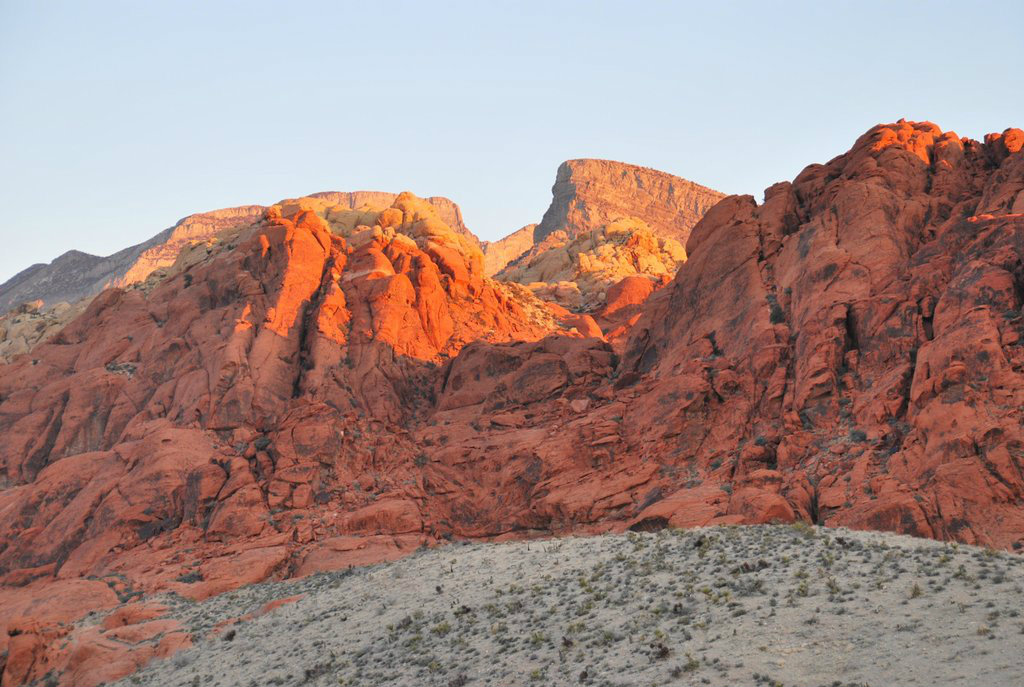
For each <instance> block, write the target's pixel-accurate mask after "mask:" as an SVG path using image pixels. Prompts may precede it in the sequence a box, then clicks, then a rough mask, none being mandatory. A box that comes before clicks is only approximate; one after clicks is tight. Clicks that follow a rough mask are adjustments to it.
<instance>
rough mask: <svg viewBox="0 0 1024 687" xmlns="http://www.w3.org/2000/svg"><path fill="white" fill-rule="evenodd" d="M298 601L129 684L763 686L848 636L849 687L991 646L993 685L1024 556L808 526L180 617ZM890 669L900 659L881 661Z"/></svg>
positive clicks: (462, 549)
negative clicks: (851, 650) (794, 657)
mask: <svg viewBox="0 0 1024 687" xmlns="http://www.w3.org/2000/svg"><path fill="white" fill-rule="evenodd" d="M997 590H998V591H997ZM294 594H305V595H306V597H305V598H304V599H302V600H300V601H298V602H296V603H294V604H288V605H286V606H284V607H282V608H281V609H279V610H277V611H275V612H273V613H270V614H267V615H265V616H261V617H259V618H257V619H256V620H253V621H251V622H242V623H239V624H236V625H233V626H232V627H231V629H230V632H231V633H232V634H231V641H228V640H227V637H226V635H223V634H222V635H221V636H220V639H219V640H218V641H212V640H211V641H207V640H200V643H199V646H198V648H197V649H193V650H190V651H187V652H184V653H180V654H177V655H175V656H174V657H173V658H172V659H171V660H170V661H167V662H158V663H154V664H153V665H152V667H151V668H149V669H147V670H144V671H142V672H141V673H139V674H137V675H136V676H133V680H135V681H137V682H131V683H129V682H125V685H127V684H142V685H149V686H150V687H153V686H155V685H163V684H179V683H181V684H186V685H187V684H191V683H192V682H193V681H194V680H195V679H198V684H211V685H216V684H217V682H218V680H221V684H222V685H226V684H227V682H224V678H223V675H224V674H226V673H225V672H224V671H229V673H230V674H231V675H232V677H231V679H230V684H239V685H243V686H248V685H262V684H281V685H317V686H321V687H325V686H326V685H336V684H337V685H347V686H366V685H384V684H388V685H391V684H394V685H409V686H412V685H426V686H428V687H434V686H441V687H445V686H447V687H465V686H466V685H477V684H479V685H487V684H491V685H497V684H537V685H549V684H550V685H576V684H584V685H595V686H603V685H620V684H622V685H627V684H628V685H633V684H636V685H648V684H655V685H662V684H701V685H719V686H725V685H736V684H751V675H753V683H755V684H757V685H760V686H761V687H769V686H773V685H783V684H830V683H831V681H832V679H833V675H832V674H830V673H828V672H827V671H825V670H823V671H822V672H820V673H818V672H814V671H811V672H807V669H801V668H800V667H799V666H800V665H801V664H800V662H795V663H794V665H796V666H797V668H792V667H790V665H789V656H790V654H789V653H786V652H792V651H793V647H802V648H798V649H796V650H797V651H799V652H804V651H810V652H813V651H831V649H829V648H828V647H830V646H832V644H831V643H830V642H834V641H842V642H847V641H849V639H848V638H849V637H864V638H867V639H865V640H862V641H861V643H860V644H859V646H858V649H857V651H858V656H859V657H860V660H859V661H858V663H857V666H856V667H854V668H851V669H848V673H847V674H846V675H845V676H844V681H843V682H840V685H842V687H849V685H862V684H869V683H870V684H897V683H900V682H902V681H904V680H905V679H906V678H907V677H908V676H912V677H913V678H914V679H915V680H918V681H929V680H930V681H933V682H943V681H942V679H941V678H942V677H943V673H941V672H937V671H941V670H942V664H941V662H938V661H925V660H923V659H922V660H918V659H916V658H914V656H913V655H912V654H915V652H917V651H918V650H917V649H914V648H913V647H914V646H919V649H921V650H922V651H923V650H924V649H925V648H927V647H932V646H935V645H938V644H941V645H942V646H958V647H961V648H962V649H963V648H964V647H971V646H977V647H983V648H980V649H976V650H974V651H969V650H967V649H963V650H962V651H961V654H960V655H959V656H958V669H959V670H960V671H961V672H962V673H963V674H965V675H972V676H975V675H978V676H984V677H985V679H984V680H983V682H985V683H986V684H998V683H999V680H998V679H996V678H997V677H998V674H997V673H984V672H983V671H984V670H986V669H991V666H992V665H993V663H992V662H991V661H990V660H987V659H985V654H984V653H983V652H984V651H989V650H991V648H992V647H1001V648H1000V651H1002V650H1004V649H1003V648H1002V647H1003V646H1004V644H1005V646H1007V647H1008V646H1011V645H1013V642H1014V641H1017V642H1018V643H1019V640H1020V637H1021V634H1022V633H1024V623H1021V622H1020V621H1019V620H1015V619H1017V618H1019V616H1020V610H1019V609H1020V607H1021V606H1022V605H1024V560H1022V559H1021V558H1020V557H1018V556H1013V555H1009V554H1004V553H1000V552H995V551H985V550H981V549H973V548H970V547H959V546H954V545H945V544H942V543H939V542H924V541H921V540H915V539H910V538H896V537H892V536H890V535H882V534H877V533H863V532H848V531H844V530H828V529H822V528H818V527H815V526H813V525H810V524H808V523H804V522H795V523H793V524H791V525H774V526H760V527H720V528H711V529H701V530H689V531H684V530H675V529H671V528H669V529H665V530H662V531H659V532H657V533H642V532H629V533H626V534H623V535H614V536H605V537H600V538H593V539H585V538H581V539H573V538H570V539H562V540H558V541H539V542H538V541H534V542H529V543H518V544H507V545H472V546H464V545H459V544H452V545H450V546H448V547H445V548H443V549H437V550H425V551H422V552H419V553H417V554H415V555H414V556H411V557H408V558H406V559H404V560H401V561H399V562H397V563H393V564H388V565H380V566H373V567H370V568H367V569H363V570H355V571H351V572H348V571H346V572H344V573H330V574H322V575H316V576H313V577H310V578H306V579H304V580H299V581H295V582H291V583H265V584H261V585H254V586H252V587H248V588H246V589H244V590H238V591H236V592H231V593H229V594H225V595H223V596H221V597H214V598H213V599H210V600H209V601H206V602H203V603H201V604H191V603H190V602H186V601H184V600H178V601H176V602H175V603H177V604H179V606H178V607H177V611H176V613H177V615H178V617H179V618H181V619H182V622H183V623H184V624H185V625H186V626H188V627H189V629H190V630H191V631H192V633H193V636H196V637H200V638H202V637H207V636H211V635H210V631H211V630H212V628H213V627H214V626H215V625H216V623H217V622H218V621H219V620H221V619H223V618H237V617H239V616H242V615H244V614H245V613H250V612H252V611H254V610H256V609H258V608H259V607H261V605H262V604H264V603H266V601H268V600H270V599H274V598H281V597H285V596H291V595H294ZM879 609H884V613H879ZM926 628H927V631H924V630H925V629H926ZM887 633H892V636H896V633H899V634H898V636H899V642H892V641H890V640H889V639H886V635H887ZM875 637H877V638H879V640H878V641H872V640H873V638H875ZM271 638H280V639H279V640H278V639H275V640H274V641H272V642H271V643H270V644H269V645H268V644H267V642H268V641H271ZM982 640H983V641H982ZM908 642H909V645H910V647H911V648H910V649H907V648H906V647H907V643H908ZM816 646H820V647H822V648H820V649H816V648H814V647H816ZM892 652H900V654H899V659H898V660H895V661H894V660H893V656H894V653H892ZM921 655H924V653H922V654H921ZM908 657H909V658H908ZM915 661H916V662H915ZM780 662H784V663H786V664H787V665H786V667H780ZM885 662H888V663H889V664H890V665H896V666H898V667H897V668H893V669H890V670H891V671H894V672H890V673H884V672H882V673H880V672H877V669H875V668H874V667H873V666H875V665H876V664H879V663H885ZM810 665H814V662H813V661H812V662H810ZM823 665H827V663H825V664H823ZM986 666H987V667H988V668H986ZM794 670H795V671H797V672H794ZM801 670H803V672H800V671H801ZM900 670H903V671H905V672H902V673H901V672H899V671H900ZM872 671H875V672H872ZM929 671H931V672H929ZM170 675H173V676H174V677H169V676H170ZM488 680H490V683H488ZM979 680H981V678H979ZM1004 682H1005V680H1004Z"/></svg>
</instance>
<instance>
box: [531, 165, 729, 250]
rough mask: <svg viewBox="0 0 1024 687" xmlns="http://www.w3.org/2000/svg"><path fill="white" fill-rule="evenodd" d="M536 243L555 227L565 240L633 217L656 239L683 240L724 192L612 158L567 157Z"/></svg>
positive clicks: (536, 237)
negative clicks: (640, 221)
mask: <svg viewBox="0 0 1024 687" xmlns="http://www.w3.org/2000/svg"><path fill="white" fill-rule="evenodd" d="M551 193H552V196H553V198H552V201H551V206H550V207H549V208H548V210H547V212H545V213H544V218H543V219H542V220H541V223H540V224H539V225H537V229H536V231H535V232H534V239H535V241H536V242H537V243H539V242H541V241H543V240H544V239H545V238H547V237H548V236H550V235H551V234H553V233H555V232H557V231H564V232H565V233H566V235H567V237H569V238H574V237H576V236H578V235H579V234H582V233H586V232H590V231H593V230H595V229H600V228H601V227H604V226H607V225H608V224H610V223H611V222H614V221H616V220H620V219H623V218H627V217H634V218H637V219H640V220H642V221H644V222H645V223H647V225H648V226H649V227H650V228H651V229H652V230H653V231H654V232H655V234H657V235H658V236H661V237H666V238H673V239H675V240H676V241H678V242H680V243H682V244H685V243H686V239H687V237H689V235H690V231H691V230H692V229H693V227H694V225H696V224H697V222H698V221H699V220H700V219H701V217H703V216H704V214H705V213H706V212H707V211H708V210H710V209H711V208H712V207H714V205H715V204H716V203H717V202H718V201H719V200H721V199H722V198H723V197H724V196H725V194H724V193H719V192H718V191H714V190H712V189H709V188H707V187H704V186H701V185H700V184H695V183H693V182H692V181H687V180H686V179H683V178H680V177H676V176H672V175H671V174H666V173H665V172H659V171H657V170H654V169H648V168H646V167H638V166H636V165H629V164H625V163H623V162H614V161H612V160H568V161H567V162H563V163H562V165H561V166H560V167H559V168H558V173H557V175H556V177H555V184H554V186H552V187H551Z"/></svg>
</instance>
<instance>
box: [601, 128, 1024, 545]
mask: <svg viewBox="0 0 1024 687" xmlns="http://www.w3.org/2000/svg"><path fill="white" fill-rule="evenodd" d="M1021 142H1022V135H1021V133H1020V131H1019V130H1016V129H1009V130H1007V131H1006V132H1004V134H1003V135H1001V136H989V137H987V138H986V142H985V143H984V144H979V143H977V142H975V141H970V140H967V139H960V138H958V137H957V136H956V135H955V134H952V133H943V132H941V131H940V130H939V129H938V127H936V126H934V125H933V124H930V123H922V124H913V123H909V122H902V121H901V122H899V123H897V124H892V125H885V126H878V127H875V128H874V129H872V130H870V131H869V132H868V133H867V134H865V135H864V136H862V137H861V138H860V139H859V140H858V141H857V143H856V144H855V145H854V147H853V149H852V150H851V151H850V152H849V153H847V154H845V155H842V156H840V157H837V158H836V159H834V160H832V161H831V162H829V163H828V164H826V165H812V166H811V167H808V168H807V169H806V170H804V171H803V172H802V173H801V174H800V175H799V176H798V177H797V178H796V180H795V181H794V182H793V183H792V184H789V183H783V184H777V185H775V186H773V187H772V188H770V189H768V191H767V192H766V194H765V203H764V205H761V206H758V205H756V204H755V203H754V201H753V200H752V199H751V198H749V197H732V198H729V199H727V200H726V201H723V202H722V203H721V204H719V205H718V206H717V207H715V208H714V209H713V210H712V211H711V212H710V213H708V215H707V216H706V217H705V219H704V220H703V221H702V222H701V223H700V224H699V225H698V226H697V228H696V229H695V230H694V232H693V234H692V236H691V237H690V241H689V243H688V245H687V252H688V253H689V254H690V260H689V262H688V263H687V264H686V265H685V267H684V268H683V269H681V270H680V272H679V275H678V276H677V278H676V280H675V281H674V283H673V285H672V286H671V295H670V297H669V298H668V299H666V300H664V301H662V302H661V303H660V304H658V305H657V306H656V307H651V308H649V309H648V310H647V312H646V314H645V316H644V320H642V321H641V323H640V324H638V325H637V327H636V328H635V329H634V331H633V333H632V334H631V337H630V343H629V345H628V353H627V355H626V357H625V360H624V361H623V364H622V365H621V366H620V368H619V371H620V375H621V377H620V378H630V379H636V380H637V383H636V384H635V385H634V386H633V387H632V388H634V389H636V391H637V393H638V394H639V395H640V398H641V399H642V402H640V403H637V404H635V405H634V406H633V408H634V410H633V413H632V414H631V415H630V416H629V420H630V421H629V422H628V425H629V426H630V427H631V429H632V430H633V432H634V433H633V435H632V436H633V437H634V438H635V441H636V442H637V447H638V449H639V450H641V451H647V452H653V451H658V452H660V453H662V454H666V453H667V454H676V455H679V456H680V457H681V458H682V460H683V464H684V465H687V466H689V469H690V470H692V471H693V472H694V473H695V474H696V475H698V476H699V478H700V481H701V483H702V485H703V484H706V483H707V482H708V481H709V480H712V481H715V482H721V483H723V484H726V483H728V484H729V485H730V486H731V489H732V494H731V497H730V498H729V499H728V505H727V507H726V506H723V507H726V508H727V515H728V516H730V517H736V518H737V519H739V520H742V521H744V522H749V521H757V520H762V519H765V518H768V517H776V516H780V515H786V516H790V514H794V515H796V516H798V517H801V518H804V519H811V520H814V521H815V522H819V523H824V524H829V525H847V526H852V527H859V528H872V529H886V530H894V531H900V532H906V533H911V534H917V535H921V536H929V537H938V538H944V539H958V540H961V541H966V542H970V543H977V544H984V545H992V546H997V547H1012V548H1021V547H1022V545H1024V507H1022V506H1024V503H1022V498H1024V476H1022V456H1024V436H1022V433H1021V420H1022V416H1021V402H1022V401H1024V377H1022V371H1024V350H1022V349H1021V347H1020V345H1019V344H1020V342H1021V332H1022V328H1024V319H1022V314H1021V308H1022V306H1024V262H1022V260H1024V215H1021V214H1020V210H1021V209H1022V208H1021V207H1020V204H1021V203H1022V202H1024V200H1022V198H1024V155H1022V154H1021V153H1020V148H1021ZM669 399H671V400H672V402H669V403H664V402H662V401H661V400H669ZM698 488H703V486H701V487H698ZM682 493H683V494H687V493H688V492H687V491H686V490H685V489H684V490H683V491H682ZM664 510H665V507H663V506H662V507H660V508H659V513H661V514H662V515H664V513H662V511H664ZM642 516H643V514H641V517H642ZM672 517H676V518H683V519H685V518H686V516H685V508H682V509H674V510H673V514H672Z"/></svg>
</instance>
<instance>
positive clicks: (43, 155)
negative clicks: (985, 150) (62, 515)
mask: <svg viewBox="0 0 1024 687" xmlns="http://www.w3.org/2000/svg"><path fill="white" fill-rule="evenodd" d="M1022 12H1024V10H1022V8H1021V5H1020V3H1018V2H1009V1H1007V2H978V1H977V0H975V1H973V2H964V3H946V2H902V3H901V2H824V1H819V2H800V3H795V2H794V3H781V2H704V3H700V4H697V3H684V2H671V3H670V2H646V3H642V2H625V1H623V2H614V3H612V2H555V1H551V0H549V1H546V2H514V3H513V2H482V1H480V0H477V1H473V2H441V1H437V2H425V1H423V2H366V3H342V2H280V3H270V2H255V1H247V2H216V1H211V0H205V1H203V2H178V1H176V2H155V1H131V2H106V1H103V0H80V1H78V2H58V1H54V0H46V1H45V2H39V1H31V0H25V1H24V2H12V1H10V0H0V132H2V133H0V141H2V143H0V206H2V208H3V217H2V218H0V236H2V238H3V245H4V250H3V251H2V253H0V281H3V280H5V279H7V278H8V277H10V276H11V275H13V274H14V273H15V272H17V271H19V270H20V269H23V268H24V267H27V266H28V265H29V264H31V263H33V262H39V261H49V260H51V259H53V258H54V257H56V256H57V255H59V254H60V253H62V252H64V251H65V250H68V249H71V248H78V249H81V250H85V251H88V252H92V253H97V254H108V253H111V252H113V251H115V250H118V249H120V248H123V247H125V246H128V245H130V244H132V243H137V242H139V241H141V240H143V239H145V238H148V237H149V236H151V235H152V234H154V233H156V232H157V231H158V230H160V229H162V228H164V227H167V226H170V225H171V224H173V223H174V222H175V221H176V220H178V219H179V218H181V217H182V216H184V215H187V214H190V213H192V212H200V211H204V210H210V209H214V208H219V207H226V206H232V205H240V204H245V203H262V204H267V203H271V202H273V201H275V200H278V199H281V198H286V197H291V196H296V195H301V194H305V193H311V192H314V191H323V190H357V189H373V190H388V191H401V190H411V191H413V192H414V193H417V194H419V195H424V196H425V195H435V194H436V195H446V196H449V197H450V198H452V199H454V200H455V201H456V202H458V203H459V204H460V205H461V206H462V208H463V211H464V213H465V218H466V221H467V224H468V225H469V226H470V228H472V229H473V230H474V231H475V232H476V233H477V234H478V235H480V236H481V237H482V238H488V239H494V238H498V237H500V236H502V235H504V234H506V233H508V232H510V231H513V230H515V229H517V228H518V227H520V226H521V225H523V224H526V223H528V222H532V221H537V220H539V219H540V217H541V214H542V213H543V212H544V209H545V208H546V206H547V203H548V200H549V194H550V187H551V183H552V181H553V179H554V174H555V169H556V167H557V165H558V164H559V163H560V162H561V161H562V160H565V159H568V158H573V157H602V158H612V159H617V160H623V161H627V162H633V163H637V164H642V165H646V166H650V167H655V168H657V169H662V170H665V171H668V172H671V173H674V174H678V175H680V176H684V177H687V178H689V179H692V180H694V181H697V182H699V183H702V184H706V185H708V186H711V187H714V188H717V189H720V190H722V191H726V192H732V193H753V194H755V195H758V196H760V192H761V191H762V190H763V189H764V188H765V187H766V186H768V185H770V184H771V183H773V182H775V181H778V180H781V179H791V178H792V177H794V176H795V175H796V174H797V173H798V172H799V171H800V170H801V169H802V168H803V167H804V166H805V165H806V164H809V163H811V162H823V161H826V160H827V159H829V158H831V157H833V156H835V155H837V154H839V153H841V152H843V151H844V150H846V149H847V148H848V147H849V146H850V144H851V143H852V142H853V141H854V139H855V138H856V137H857V136H858V135H860V134H861V133H862V132H863V131H865V130H866V129H867V128H869V127H870V126H872V125H873V124H875V123H878V122H881V121H894V120H896V119H899V118H900V117H907V118H911V119H930V120H932V121H934V122H936V123H937V124H939V125H940V126H941V127H943V128H944V129H952V130H954V131H956V132H957V133H959V134H960V135H966V136H971V137H974V138H980V137H981V136H982V135H984V134H985V133H987V132H990V131H1002V130H1003V129H1004V128H1006V127H1007V126H1013V125H1015V126H1024V88H1022V86H1021V82H1022V78H1024V39H1022V38H1021V35H1020V31H1021V28H1020V27H1021V17H1022Z"/></svg>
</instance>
